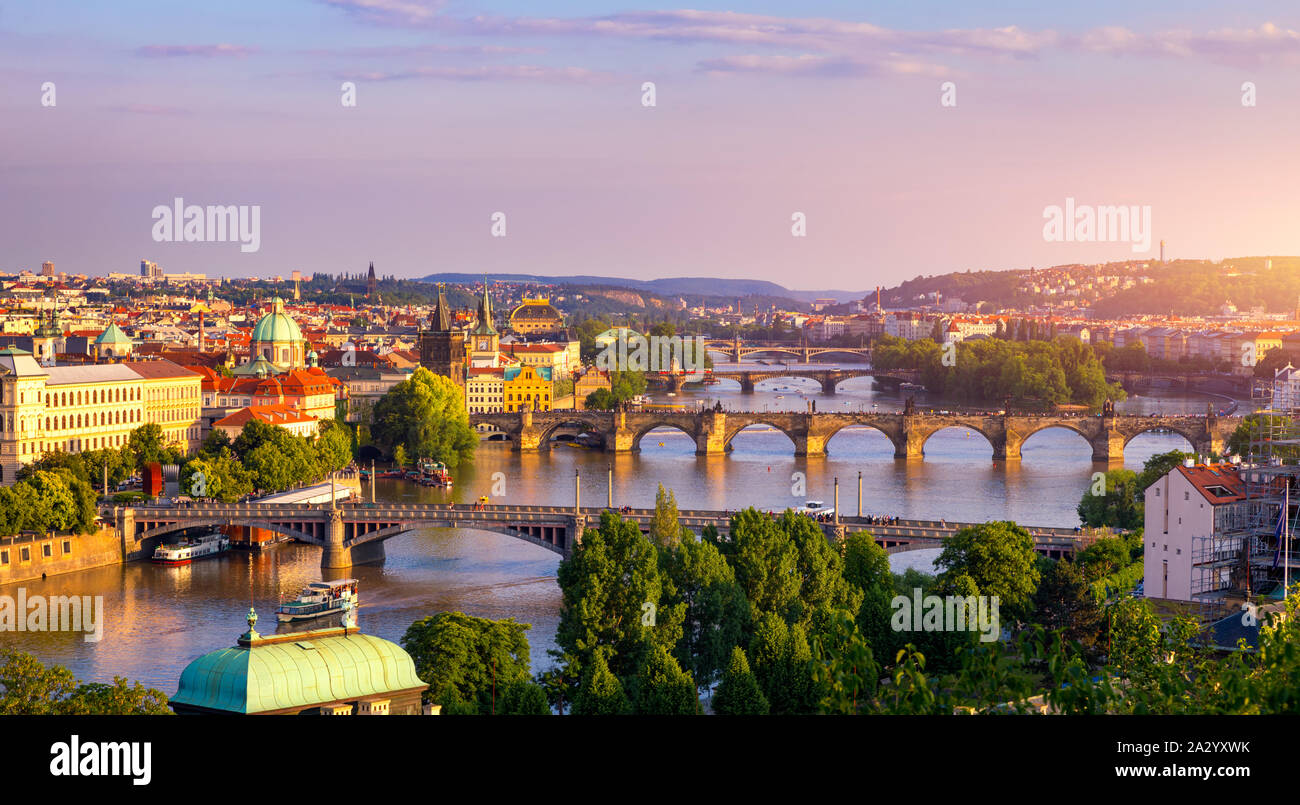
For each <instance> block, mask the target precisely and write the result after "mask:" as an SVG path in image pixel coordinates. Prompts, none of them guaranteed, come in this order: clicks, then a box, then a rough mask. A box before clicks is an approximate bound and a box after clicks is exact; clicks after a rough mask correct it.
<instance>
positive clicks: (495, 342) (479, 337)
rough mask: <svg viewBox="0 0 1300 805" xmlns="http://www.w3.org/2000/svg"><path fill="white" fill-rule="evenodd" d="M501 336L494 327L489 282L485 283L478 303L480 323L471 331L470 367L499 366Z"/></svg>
mask: <svg viewBox="0 0 1300 805" xmlns="http://www.w3.org/2000/svg"><path fill="white" fill-rule="evenodd" d="M500 342H501V334H500V333H498V332H497V329H496V327H494V326H492V299H491V298H490V297H489V296H488V289H487V281H486V280H484V281H483V298H482V299H480V300H479V303H478V323H477V324H475V325H474V329H472V330H470V331H469V349H470V353H469V365H470V366H477V367H483V366H499V365H500V363H501V356H500V351H501V348H500Z"/></svg>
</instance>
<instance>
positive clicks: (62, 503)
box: [25, 470, 93, 531]
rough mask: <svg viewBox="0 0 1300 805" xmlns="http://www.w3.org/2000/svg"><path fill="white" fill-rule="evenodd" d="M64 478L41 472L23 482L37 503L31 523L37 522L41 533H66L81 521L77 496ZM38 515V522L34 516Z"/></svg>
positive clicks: (55, 474) (56, 474)
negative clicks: (34, 496)
mask: <svg viewBox="0 0 1300 805" xmlns="http://www.w3.org/2000/svg"><path fill="white" fill-rule="evenodd" d="M65 477H66V476H64V475H61V474H58V473H53V472H45V471H43V470H42V471H39V472H37V473H36V474H34V475H33V476H32V477H31V478H29V479H27V481H25V483H26V484H27V486H28V487H30V488H31V490H32V491H33V492H34V493H35V495H36V498H37V500H38V501H39V503H38V507H39V508H37V510H36V511H35V512H33V517H32V520H31V522H32V523H33V524H36V523H37V522H39V523H40V530H41V531H67V530H69V529H72V528H73V527H74V526H75V525H76V524H77V523H79V522H80V521H81V518H80V514H79V511H78V501H77V496H76V495H74V494H73V492H72V489H71V488H70V487H69V486H68V483H67V481H66V480H64V478H65ZM38 513H39V518H40V519H39V520H38V519H37V516H36V515H37V514H38ZM92 517H93V515H92Z"/></svg>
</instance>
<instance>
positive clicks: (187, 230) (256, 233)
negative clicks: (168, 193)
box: [153, 196, 262, 253]
mask: <svg viewBox="0 0 1300 805" xmlns="http://www.w3.org/2000/svg"><path fill="white" fill-rule="evenodd" d="M153 220H154V225H153V239H154V242H155V243H173V242H175V243H238V244H240V246H239V250H240V251H241V252H245V253H247V252H255V251H257V250H258V249H260V248H262V207H261V205H260V204H252V205H249V204H240V205H238V206H235V205H234V204H229V205H226V206H222V205H219V204H209V205H208V206H207V207H200V206H199V205H197V204H190V205H186V204H185V199H183V198H180V197H179V196H178V197H176V199H174V200H173V203H172V206H170V207H168V206H166V205H163V204H159V205H158V206H157V207H154V208H153Z"/></svg>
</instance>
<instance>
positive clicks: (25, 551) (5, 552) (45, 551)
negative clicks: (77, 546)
mask: <svg viewBox="0 0 1300 805" xmlns="http://www.w3.org/2000/svg"><path fill="white" fill-rule="evenodd" d="M62 548H63V553H62V554H61V555H62V556H68V555H69V554H71V553H72V540H70V539H65V540H63V544H62ZM9 551H10V549H9V548H5V549H2V550H0V567H5V566H6V565H8V564H9ZM41 556H43V557H45V558H46V559H52V558H54V545H53V543H50V542H47V543H45V544H44V545H42V546H41ZM18 561H20V562H30V561H32V546H30V545H24V546H22V547H21V548H19V549H18Z"/></svg>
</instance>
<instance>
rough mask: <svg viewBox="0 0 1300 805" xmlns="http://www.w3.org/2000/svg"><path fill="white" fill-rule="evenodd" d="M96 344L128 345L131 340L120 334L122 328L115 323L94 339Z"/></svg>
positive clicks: (122, 333) (124, 334)
mask: <svg viewBox="0 0 1300 805" xmlns="http://www.w3.org/2000/svg"><path fill="white" fill-rule="evenodd" d="M95 343H96V344H130V343H131V338H130V336H128V335H127V334H126V333H124V332H122V328H121V327H118V326H117V324H116V323H114V324H110V325H108V329H106V330H104V332H102V333H100V334H99V337H98V338H96V339H95Z"/></svg>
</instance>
